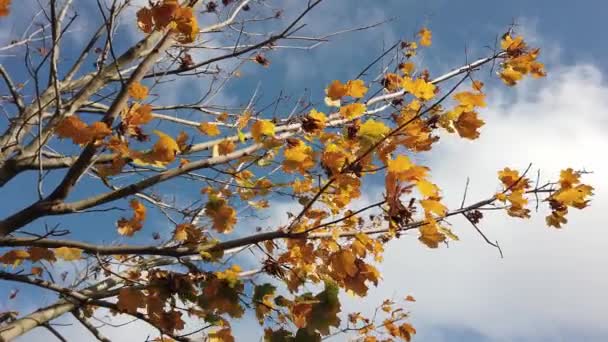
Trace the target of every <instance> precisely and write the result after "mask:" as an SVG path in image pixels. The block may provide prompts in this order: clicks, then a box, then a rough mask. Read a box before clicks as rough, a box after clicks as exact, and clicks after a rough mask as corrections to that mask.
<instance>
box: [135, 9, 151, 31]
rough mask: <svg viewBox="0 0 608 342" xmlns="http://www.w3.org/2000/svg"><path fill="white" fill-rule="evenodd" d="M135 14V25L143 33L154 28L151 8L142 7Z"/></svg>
mask: <svg viewBox="0 0 608 342" xmlns="http://www.w3.org/2000/svg"><path fill="white" fill-rule="evenodd" d="M136 16H137V27H139V29H140V30H142V31H143V32H144V33H150V32H152V30H153V29H154V21H153V18H152V10H151V9H149V8H147V7H143V8H141V9H140V10H138V11H137V13H136Z"/></svg>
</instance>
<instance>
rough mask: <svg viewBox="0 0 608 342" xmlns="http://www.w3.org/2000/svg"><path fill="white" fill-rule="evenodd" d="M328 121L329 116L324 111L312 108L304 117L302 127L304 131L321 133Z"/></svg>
mask: <svg viewBox="0 0 608 342" xmlns="http://www.w3.org/2000/svg"><path fill="white" fill-rule="evenodd" d="M326 122H327V116H326V115H325V114H324V113H322V112H317V111H316V110H315V109H311V110H310V112H309V113H308V115H307V116H305V117H304V119H302V129H303V130H304V132H307V133H313V134H317V133H320V132H321V131H322V130H323V129H324V128H325V124H326Z"/></svg>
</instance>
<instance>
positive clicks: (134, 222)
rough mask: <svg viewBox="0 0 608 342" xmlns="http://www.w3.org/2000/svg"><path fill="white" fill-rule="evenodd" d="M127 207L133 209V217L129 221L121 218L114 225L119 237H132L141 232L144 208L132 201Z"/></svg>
mask: <svg viewBox="0 0 608 342" xmlns="http://www.w3.org/2000/svg"><path fill="white" fill-rule="evenodd" d="M129 205H130V206H131V208H132V209H133V216H132V217H131V218H130V219H126V218H124V217H123V218H121V219H120V220H118V222H117V223H116V225H117V226H118V234H120V235H125V236H133V234H135V233H136V232H138V231H139V230H141V228H142V227H143V221H144V220H145V219H146V207H145V206H144V205H143V204H141V202H139V201H138V200H136V199H132V200H131V202H130V203H129Z"/></svg>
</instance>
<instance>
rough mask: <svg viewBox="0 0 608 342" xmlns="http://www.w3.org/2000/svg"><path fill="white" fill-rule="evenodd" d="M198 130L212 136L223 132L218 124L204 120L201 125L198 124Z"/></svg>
mask: <svg viewBox="0 0 608 342" xmlns="http://www.w3.org/2000/svg"><path fill="white" fill-rule="evenodd" d="M198 130H199V131H201V132H202V133H203V134H206V135H208V136H210V137H214V136H216V135H220V133H221V132H220V130H219V128H218V126H217V124H214V123H211V122H202V123H201V124H200V125H198Z"/></svg>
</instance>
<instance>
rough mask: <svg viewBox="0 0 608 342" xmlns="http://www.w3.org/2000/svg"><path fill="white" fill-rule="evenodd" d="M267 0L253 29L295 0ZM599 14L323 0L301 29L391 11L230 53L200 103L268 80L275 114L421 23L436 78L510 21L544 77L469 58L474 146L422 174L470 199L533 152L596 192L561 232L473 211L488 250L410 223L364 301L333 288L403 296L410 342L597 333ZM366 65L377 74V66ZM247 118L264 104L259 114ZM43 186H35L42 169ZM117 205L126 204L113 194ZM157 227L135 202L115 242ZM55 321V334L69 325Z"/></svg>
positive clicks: (521, 5) (484, 50)
mask: <svg viewBox="0 0 608 342" xmlns="http://www.w3.org/2000/svg"><path fill="white" fill-rule="evenodd" d="M13 2H14V3H15V4H14V5H13V7H14V12H15V13H13V15H12V16H11V17H9V18H7V19H0V46H4V45H6V43H7V42H9V41H10V40H11V39H13V38H14V35H15V34H16V33H20V32H21V30H22V29H23V27H25V25H27V24H28V23H29V22H28V21H23V20H22V19H20V18H24V16H26V15H27V14H26V13H30V12H31V11H30V10H29V8H31V7H32V6H35V5H34V4H35V1H13ZM76 2H77V3H78V5H77V6H78V8H79V9H80V11H79V14H80V17H79V19H78V20H79V21H78V22H77V23H76V24H75V30H74V31H73V32H71V33H70V37H71V39H72V40H71V44H70V47H69V48H68V49H66V51H65V52H64V56H66V58H69V57H70V54H73V53H74V51H75V50H72V48H76V49H77V48H78V47H79V46H81V45H82V42H83V37H87V33H90V30H91V29H92V28H93V27H94V25H92V24H91V21H93V20H94V19H92V18H94V17H91V16H89V17H87V15H86V14H87V13H91V11H94V10H95V7H93V6H90V3H89V4H88V5H85V2H78V1H76ZM17 3H18V5H17ZM91 3H93V2H91ZM271 3H272V5H273V6H275V7H281V8H285V18H286V19H285V21H283V22H281V23H277V24H272V25H269V26H268V27H269V28H271V29H277V28H279V27H282V25H284V23H285V22H286V20H287V19H289V18H290V17H293V15H294V14H295V13H297V12H298V11H300V7H301V6H300V5H299V2H298V1H272V2H271ZM606 12H608V3H606V2H604V1H579V2H574V1H548V0H547V1H472V0H470V1H469V0H467V1H447V0H444V1H368V0H326V1H325V3H323V4H322V5H320V6H319V7H318V8H317V9H315V10H314V11H313V12H312V13H311V15H310V16H309V17H308V19H307V20H306V21H305V22H306V23H307V27H305V28H304V29H303V30H302V31H301V33H302V34H305V33H309V34H312V33H317V34H319V33H324V32H333V31H337V30H341V29H345V28H351V27H355V26H359V25H364V24H371V23H374V22H379V21H383V20H386V19H388V18H394V19H393V20H392V21H391V22H389V23H386V24H384V25H382V26H380V27H377V28H374V29H370V30H368V31H363V32H357V33H348V34H345V35H341V36H338V37H334V38H332V41H331V42H329V43H327V44H324V45H321V46H319V47H318V48H316V49H314V50H310V51H303V50H280V49H279V50H277V51H272V52H269V53H266V56H267V57H268V58H269V59H270V60H271V64H270V66H269V67H268V68H263V67H261V66H259V65H255V64H253V63H246V64H245V65H244V66H243V67H242V68H241V69H240V70H241V73H242V76H241V78H240V79H238V80H237V82H235V83H234V84H231V85H230V86H229V87H228V88H227V89H226V91H225V92H224V93H222V94H221V95H220V96H219V97H217V98H216V99H215V102H214V104H228V105H243V104H245V103H247V101H249V99H250V96H251V95H252V94H253V93H254V91H255V89H256V88H257V87H259V90H258V91H259V92H260V94H261V97H260V101H259V107H263V105H264V104H266V103H270V102H271V101H272V100H273V99H274V98H275V97H276V96H277V95H278V94H279V92H281V91H283V92H284V94H287V95H288V96H291V98H292V101H291V102H290V103H289V104H285V105H282V106H281V107H279V110H278V112H279V113H286V112H289V111H290V110H291V108H292V106H293V102H294V101H295V99H297V98H298V97H299V96H301V95H303V94H304V95H306V97H308V94H310V95H309V96H310V99H311V101H312V102H313V103H320V102H322V97H323V92H322V89H323V88H324V87H325V86H326V85H327V84H328V83H329V82H330V81H331V80H334V79H341V80H346V79H350V78H353V77H354V76H356V75H357V73H358V72H359V71H360V70H361V68H362V67H364V66H365V65H367V64H368V63H369V62H370V61H371V60H372V59H374V58H375V57H376V56H378V55H379V54H380V53H381V51H382V49H383V48H385V47H387V46H390V45H392V44H393V43H394V42H395V41H396V40H398V39H402V38H403V39H411V38H412V37H413V36H414V35H415V33H416V32H417V31H418V30H419V29H420V27H422V26H427V27H429V28H430V29H431V30H432V31H433V46H432V47H431V48H429V49H426V50H425V51H423V52H421V53H420V54H419V56H418V57H417V58H418V59H417V60H418V62H419V63H421V64H422V65H425V66H426V67H428V68H429V69H430V70H431V72H432V74H431V75H437V74H439V73H441V72H444V71H447V70H449V69H450V68H453V67H456V66H460V65H461V64H463V63H464V61H465V60H473V59H476V58H478V57H483V56H485V55H487V54H488V52H489V51H490V48H491V47H492V46H493V45H494V43H495V40H496V38H497V37H499V36H500V35H501V34H502V33H504V32H505V30H506V29H507V27H508V26H509V25H510V24H511V23H513V22H515V23H517V26H516V30H517V31H519V32H521V33H523V34H524V36H525V37H526V38H527V39H528V40H531V41H532V42H533V44H535V45H536V46H539V47H541V49H542V51H543V52H542V53H543V54H542V57H541V60H542V61H544V62H545V63H546V65H547V71H548V73H549V76H548V77H547V78H546V79H544V80H539V81H529V82H524V83H523V84H522V85H521V86H520V87H517V88H515V89H511V88H507V87H505V86H503V85H502V84H500V82H497V81H496V77H495V76H492V75H489V73H488V70H487V69H484V70H483V71H481V73H480V74H479V78H480V79H482V80H483V81H484V82H486V83H487V84H488V89H487V92H488V100H489V107H488V109H487V110H484V111H482V113H481V114H482V117H483V118H484V120H486V122H487V124H486V126H484V127H483V128H482V129H481V138H480V139H479V140H477V141H476V142H474V143H470V142H468V141H462V140H460V139H453V138H446V139H445V141H442V142H441V143H440V144H439V145H438V148H437V149H435V150H434V151H433V153H432V154H429V155H424V156H423V157H422V158H423V159H424V161H425V163H426V164H427V165H429V166H430V167H431V168H432V169H433V172H434V173H433V175H434V179H435V180H436V181H437V182H438V184H439V185H440V187H441V188H442V189H443V190H444V192H445V194H446V201H447V203H448V204H450V205H451V206H455V205H458V204H459V203H458V202H459V200H460V196H461V194H462V189H463V187H464V182H465V180H466V177H471V180H472V183H471V190H470V193H469V196H470V198H471V199H472V200H473V199H477V198H485V197H487V195H488V194H491V193H492V192H493V191H494V190H495V187H496V171H497V170H498V169H499V168H502V167H503V166H507V165H508V166H515V167H519V168H522V169H523V168H525V166H526V165H527V164H528V163H530V162H533V163H534V166H535V167H540V168H541V169H542V170H543V174H546V175H547V176H549V175H556V174H557V172H558V170H559V169H561V168H565V167H569V166H571V167H573V168H586V169H588V170H593V171H594V172H595V173H594V174H592V175H590V176H589V181H590V182H591V184H592V185H593V186H595V187H596V189H597V191H596V197H595V199H594V202H593V204H592V207H591V208H589V209H588V210H587V211H586V212H584V213H576V212H573V213H572V214H571V215H570V223H569V224H568V226H567V227H566V228H565V229H564V230H561V231H553V230H552V229H548V228H546V227H544V224H543V222H542V221H543V219H542V217H543V213H542V212H540V213H538V214H537V215H535V217H536V218H534V219H532V220H530V221H526V222H522V221H518V220H514V219H508V218H504V217H503V215H501V214H497V215H495V216H492V217H490V218H488V219H487V221H485V220H484V226H483V228H484V230H485V231H486V232H487V233H488V234H489V235H490V236H491V237H492V238H493V239H495V240H496V239H497V240H498V241H499V242H500V243H501V246H502V248H503V251H504V253H505V258H504V259H500V258H499V256H498V253H497V252H496V250H494V249H492V248H491V247H489V246H487V245H485V244H484V243H483V241H481V239H480V237H479V236H478V235H476V234H474V233H473V232H472V231H471V229H470V227H468V226H466V224H465V222H461V221H458V220H454V222H453V224H454V227H455V230H456V231H457V233H458V234H459V235H460V237H461V241H459V242H455V243H452V244H451V245H450V248H442V249H440V250H428V249H426V248H425V247H424V246H422V245H420V244H419V243H418V242H417V241H416V237H415V236H414V235H408V236H405V237H404V238H402V239H400V240H398V241H395V242H392V243H391V245H390V246H389V248H388V249H387V255H386V256H385V263H384V264H383V266H382V270H383V274H384V277H385V279H384V282H383V283H382V284H381V286H380V287H379V288H378V289H377V290H374V291H372V293H371V294H370V296H369V298H367V299H365V300H352V299H349V298H348V297H345V300H346V304H345V307H346V308H351V309H355V308H357V309H358V310H364V308H365V307H368V308H369V309H371V308H372V307H373V305H375V304H376V303H378V301H379V300H382V299H384V298H385V297H386V296H392V295H396V296H402V295H405V294H413V295H414V296H415V297H416V298H417V300H418V301H417V302H416V303H415V304H413V305H412V307H411V311H412V322H413V323H414V325H415V326H416V327H417V328H418V331H419V334H418V335H417V338H416V340H417V341H571V340H577V341H604V340H608V328H607V327H606V326H605V324H604V323H603V319H604V318H605V317H607V315H608V311H607V310H608V309H607V307H608V295H607V294H605V291H604V290H605V288H606V287H607V286H608V277H607V276H606V275H605V274H604V273H605V272H602V270H603V269H605V265H606V263H607V262H608V252H607V251H608V248H606V242H605V241H608V240H607V238H608V233H606V232H605V229H604V227H603V226H604V225H605V223H604V221H603V220H602V218H603V212H602V208H606V206H607V205H608V199H607V197H606V195H607V194H608V192H607V191H606V190H605V189H607V186H608V181H606V179H607V178H606V176H605V175H606V172H608V164H607V162H606V161H605V160H602V158H601V157H600V155H601V151H603V150H605V149H606V148H608V134H606V132H608V110H607V109H606V108H608V106H607V105H608V103H607V102H608V96H606V95H608V87H607V85H606V80H605V76H604V75H605V73H606V72H607V71H608V62H607V61H608V60H607V59H606V56H607V55H608V45H607V44H604V42H605V40H606V38H605V34H606V32H608V22H606V20H605V18H604V17H605V13H606ZM131 14H132V12H131ZM85 18H86V20H83V19H85ZM209 20H211V18H209ZM120 32H121V35H120V37H121V40H120V41H119V43H123V44H125V45H126V44H127V43H128V42H132V41H134V40H136V39H138V38H139V37H141V34H139V33H138V32H137V31H136V30H135V29H134V25H132V23H130V22H128V21H125V22H124V23H122V26H121V28H120ZM121 47H122V45H120V44H119V45H118V46H117V48H118V49H120V48H121ZM465 51H466V53H465ZM11 53H15V54H16V55H18V57H15V56H11ZM22 53H23V50H19V49H17V50H14V51H10V53H9V52H4V51H0V63H2V64H3V65H5V66H6V67H7V68H8V69H9V70H14V71H15V72H16V75H17V76H16V77H15V78H16V79H17V81H20V80H23V79H25V74H23V70H22V69H20V68H19V67H18V66H19V65H21V63H22V59H21V58H20V57H21V56H22ZM201 57H202V56H201ZM227 67H230V66H227ZM373 72H375V73H377V72H378V68H377V67H375V68H374V69H373ZM433 73H434V74H433ZM199 84H202V85H199ZM3 86H4V85H1V86H0V91H2V92H4V89H5V88H2V87H3ZM204 86H205V80H196V81H194V82H189V83H186V84H183V85H181V86H178V87H175V86H173V85H164V86H163V85H161V86H159V87H157V88H155V90H154V91H153V93H156V94H160V95H162V98H161V99H159V101H162V102H164V103H176V102H178V101H189V100H191V99H194V98H196V97H197V94H199V93H200V92H201V90H200V89H201V88H204ZM197 115H198V114H192V118H193V119H199V120H200V119H201V118H200V116H198V117H197ZM262 115H266V116H267V117H271V116H272V114H271V113H266V112H265V113H262ZM5 125H6V121H1V122H0V127H2V128H3V127H5ZM161 128H162V127H161ZM33 182H34V178H33V173H29V174H26V175H22V176H20V177H19V178H18V179H16V180H15V181H14V182H12V183H11V184H9V185H7V186H5V187H4V188H3V189H2V192H1V194H2V195H1V196H2V197H1V200H2V206H1V207H0V215H2V216H6V215H8V214H10V213H12V212H14V211H15V210H17V209H18V208H19V207H20V206H22V205H23V204H25V203H30V202H31V201H32V200H34V199H35V187H34V186H33V184H34V183H33ZM47 183H48V184H49V185H48V186H49V188H50V187H51V186H52V184H53V178H50V179H49V180H48V181H47ZM85 189H86V191H87V192H88V193H95V192H98V191H101V190H102V188H101V187H99V186H98V185H96V184H95V182H93V181H91V182H89V183H88V184H87V185H86V187H85ZM157 190H158V191H159V192H172V193H178V194H179V196H180V197H179V198H178V199H177V200H178V201H180V202H181V203H188V202H191V201H194V200H195V199H196V196H197V191H192V187H191V186H190V184H189V183H187V182H182V183H178V184H171V185H167V186H163V187H161V188H158V189H157ZM380 194H381V190H378V188H375V187H373V186H372V187H370V188H369V189H368V191H367V193H365V194H364V196H363V198H362V199H361V201H360V203H362V204H363V203H366V202H372V201H374V200H375V199H376V197H377V196H378V195H380ZM117 205H119V206H122V207H123V208H126V202H119V203H117ZM290 208H292V207H290V206H288V205H285V204H283V203H280V202H279V200H278V199H277V201H276V202H274V203H273V207H272V208H271V209H270V210H269V211H268V212H267V213H266V216H265V218H266V219H265V220H261V221H262V222H264V224H267V225H269V226H272V225H276V224H279V223H280V222H281V221H283V220H284V219H285V217H284V212H285V211H286V210H288V209H290ZM119 216H120V213H114V214H112V215H107V216H104V215H93V214H89V215H87V216H81V217H76V216H74V217H69V218H67V219H64V218H49V219H45V220H41V221H38V222H37V223H36V224H35V225H32V226H31V229H32V230H34V229H40V227H41V224H42V223H47V224H49V225H50V226H52V225H53V224H55V223H58V222H61V223H62V224H64V225H66V226H68V227H70V228H71V229H72V230H73V231H74V235H73V237H74V238H75V239H82V240H97V241H99V239H104V240H106V241H114V240H116V239H117V236H116V235H115V233H114V229H113V228H112V229H108V227H114V223H115V221H116V219H117V217H119ZM168 227H169V226H168V225H167V223H166V222H165V221H164V220H163V219H162V216H161V215H160V214H158V213H153V211H152V210H150V214H149V218H148V221H147V224H146V228H145V230H144V231H143V232H142V234H141V236H140V237H138V238H137V239H136V240H131V241H130V242H138V243H146V242H150V241H151V233H152V232H157V231H158V232H161V233H164V234H168V233H169V232H170V229H169V228H168ZM66 267H67V268H68V269H69V268H70V266H69V265H66ZM13 288H14V286H13V285H12V284H6V283H1V284H0V298H7V297H8V293H9V292H10V291H11V290H12V289H13ZM30 293H33V292H30V291H28V290H27V289H23V290H21V293H20V295H19V296H18V298H17V299H16V300H15V301H13V302H9V301H5V300H4V299H2V300H1V301H0V303H2V304H1V305H0V311H3V310H7V309H15V308H16V309H18V310H22V311H24V312H25V311H29V310H32V309H33V308H34V305H37V304H39V303H40V302H45V303H50V302H51V301H52V300H54V297H53V296H52V295H45V296H44V297H30V296H27V294H30ZM36 293H37V292H36ZM361 305H363V309H362V308H361ZM254 324H255V322H254ZM71 329H72V328H66V331H70V332H71V333H74V332H75V331H77V330H71ZM142 329H143V326H142ZM251 329H253V325H250V324H248V323H247V324H243V325H240V326H239V327H238V330H237V333H238V336H240V337H243V338H244V337H245V336H250V335H249V331H250V330H251ZM256 329H258V328H257V327H256ZM255 331H256V332H257V331H259V330H255ZM46 334H47V333H46V332H44V331H37V332H36V333H35V334H34V335H32V336H35V340H42V339H45V338H47V337H48V336H47V335H46ZM110 334H113V335H112V336H115V337H116V338H117V340H118V341H120V340H124V339H121V337H122V338H124V335H121V334H120V333H118V332H113V333H110ZM134 334H135V333H134ZM71 336H74V337H73V338H76V336H78V335H71ZM134 336H139V335H134ZM22 340H23V341H27V340H31V339H28V338H24V339H22Z"/></svg>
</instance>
